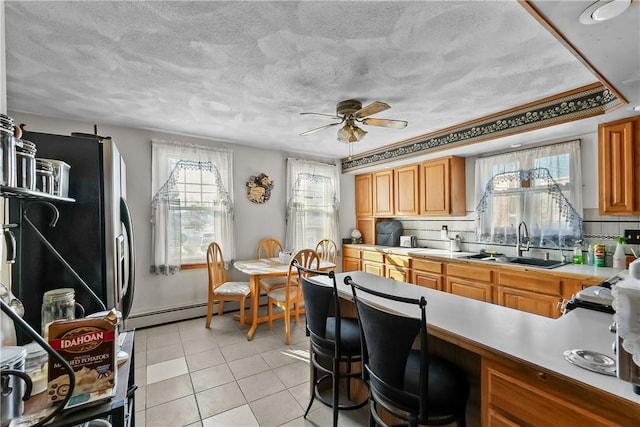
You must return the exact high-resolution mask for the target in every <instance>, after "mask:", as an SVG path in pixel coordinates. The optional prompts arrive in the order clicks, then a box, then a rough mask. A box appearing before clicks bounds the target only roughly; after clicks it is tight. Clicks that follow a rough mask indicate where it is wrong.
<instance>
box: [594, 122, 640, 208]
mask: <svg viewBox="0 0 640 427" xmlns="http://www.w3.org/2000/svg"><path fill="white" fill-rule="evenodd" d="M638 123H640V121H639V120H638V119H635V120H626V121H618V122H613V123H609V124H603V125H600V126H599V135H598V136H599V141H598V174H599V199H600V200H599V208H600V209H599V211H600V215H637V214H638V213H640V200H638V198H639V195H640V188H639V179H638V177H637V176H636V174H637V171H638V167H639V165H640V159H639V158H638V157H640V156H638V148H637V146H638V145H639V144H640V136H639V135H638V131H637V126H638Z"/></svg>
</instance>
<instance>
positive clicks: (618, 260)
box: [613, 237, 627, 268]
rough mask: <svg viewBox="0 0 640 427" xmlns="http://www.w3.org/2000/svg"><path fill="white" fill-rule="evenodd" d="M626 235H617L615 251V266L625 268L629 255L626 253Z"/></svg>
mask: <svg viewBox="0 0 640 427" xmlns="http://www.w3.org/2000/svg"><path fill="white" fill-rule="evenodd" d="M624 243H625V239H624V237H616V250H615V252H614V253H613V268H625V267H626V263H627V256H626V255H625V254H624V247H623V246H622V245H623V244H624Z"/></svg>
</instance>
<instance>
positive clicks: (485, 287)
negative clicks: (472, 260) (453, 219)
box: [446, 263, 493, 303]
mask: <svg viewBox="0 0 640 427" xmlns="http://www.w3.org/2000/svg"><path fill="white" fill-rule="evenodd" d="M446 291H447V292H449V293H451V294H455V295H460V296H462V297H467V298H473V299H477V300H480V301H485V302H491V303H492V302H493V271H492V270H490V269H488V268H483V267H473V266H471V265H469V264H457V263H450V264H448V265H447V282H446Z"/></svg>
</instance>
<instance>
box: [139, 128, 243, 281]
mask: <svg viewBox="0 0 640 427" xmlns="http://www.w3.org/2000/svg"><path fill="white" fill-rule="evenodd" d="M232 165H233V155H232V152H231V151H228V150H221V149H215V148H209V147H202V146H196V145H191V144H183V143H178V142H170V141H161V140H155V139H154V140H152V171H151V179H152V183H151V191H152V194H153V195H154V196H153V200H152V212H151V223H152V256H153V258H152V265H151V268H150V270H151V272H152V273H156V274H173V273H175V272H176V271H178V270H179V269H180V266H181V265H182V264H184V263H185V259H184V258H185V257H187V256H188V255H189V254H188V253H187V252H186V251H185V240H186V238H187V237H186V236H187V233H188V232H195V233H196V234H197V239H198V240H197V242H196V243H197V246H198V247H197V248H196V249H197V252H198V253H196V255H195V257H196V258H198V257H199V259H197V261H196V262H195V263H204V262H206V260H205V258H204V251H205V250H206V246H207V245H208V243H210V242H209V241H205V239H206V238H207V236H212V238H214V239H215V240H216V241H217V242H218V244H219V245H220V246H221V249H222V251H223V254H224V257H225V262H226V263H229V262H230V261H231V260H233V259H234V258H235V255H236V253H235V242H234V239H233V199H232V195H233V180H232V177H233V170H232ZM194 173H195V174H196V175H195V176H197V177H198V178H200V180H199V181H193V182H195V183H193V182H192V180H191V179H190V176H193V174H194ZM202 176H204V177H205V178H201V177H202ZM194 195H195V197H194ZM194 210H196V211H198V212H202V211H206V212H207V213H208V214H209V215H208V216H207V218H210V219H211V220H210V221H200V222H198V221H196V222H195V224H194V221H191V222H190V223H186V221H184V222H183V220H182V214H183V211H185V212H186V211H194ZM207 227H211V228H207ZM193 228H195V230H192V229H193ZM188 262H189V263H194V259H193V255H191V256H189V261H188Z"/></svg>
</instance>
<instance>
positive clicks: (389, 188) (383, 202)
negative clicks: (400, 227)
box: [373, 169, 395, 216]
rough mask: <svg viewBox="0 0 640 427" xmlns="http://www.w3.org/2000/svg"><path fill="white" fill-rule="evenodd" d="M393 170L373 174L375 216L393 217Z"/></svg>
mask: <svg viewBox="0 0 640 427" xmlns="http://www.w3.org/2000/svg"><path fill="white" fill-rule="evenodd" d="M393 204H394V203H393V169H387V170H385V171H382V172H376V173H374V174H373V215H374V216H393V215H394V213H395V211H394V207H393Z"/></svg>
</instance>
